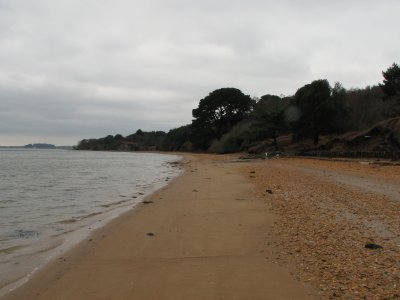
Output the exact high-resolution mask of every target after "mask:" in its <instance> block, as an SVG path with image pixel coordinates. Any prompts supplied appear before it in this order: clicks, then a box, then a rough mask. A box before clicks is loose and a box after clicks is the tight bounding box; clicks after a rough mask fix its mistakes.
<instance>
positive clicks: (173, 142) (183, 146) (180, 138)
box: [162, 125, 191, 151]
mask: <svg viewBox="0 0 400 300" xmlns="http://www.w3.org/2000/svg"><path fill="white" fill-rule="evenodd" d="M190 134H191V129H190V125H184V126H180V127H178V128H174V129H171V130H170V131H169V132H168V133H167V135H166V137H165V139H164V141H163V144H162V149H163V150H165V151H190V150H191V149H190V145H189V139H190Z"/></svg>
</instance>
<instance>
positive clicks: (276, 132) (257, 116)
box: [77, 63, 400, 153]
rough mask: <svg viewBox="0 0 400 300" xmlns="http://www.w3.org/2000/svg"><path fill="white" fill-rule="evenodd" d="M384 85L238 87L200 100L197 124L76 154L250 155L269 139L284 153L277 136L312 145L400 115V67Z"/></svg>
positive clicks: (100, 143)
mask: <svg viewBox="0 0 400 300" xmlns="http://www.w3.org/2000/svg"><path fill="white" fill-rule="evenodd" d="M382 74H383V78H384V79H383V83H382V84H379V85H376V86H372V87H366V88H363V89H349V90H347V89H345V88H344V87H343V86H342V85H341V84H340V83H335V84H334V85H333V86H332V85H331V84H330V83H329V82H328V80H326V79H320V80H315V81H313V82H311V83H309V84H306V85H304V86H303V87H301V88H299V89H298V90H297V92H296V93H295V94H294V95H291V96H277V95H270V94H266V95H264V96H262V97H260V98H251V97H250V96H249V95H245V94H244V93H243V92H242V91H240V90H239V89H236V88H221V89H218V90H215V91H213V92H211V93H210V94H209V95H208V96H206V97H205V98H203V99H201V100H200V102H199V105H198V107H197V108H196V109H193V111H192V116H193V120H192V123H191V124H187V125H184V126H181V127H178V128H175V129H172V130H170V131H169V132H168V133H165V132H162V131H157V132H143V131H141V130H140V129H139V130H138V131H137V132H136V133H134V134H132V135H130V136H127V137H123V136H121V135H120V134H117V135H115V136H111V135H109V136H107V137H105V138H100V139H89V140H82V141H80V142H79V144H78V146H77V149H86V150H122V151H131V150H163V151H202V152H204V151H208V152H216V153H227V152H236V151H246V150H247V149H248V148H249V147H251V146H252V145H254V144H255V143H257V142H260V141H265V140H270V141H271V143H272V144H273V146H274V148H275V149H276V150H280V148H281V146H280V145H279V143H278V137H279V136H282V135H287V136H290V139H291V140H292V142H293V143H297V142H300V141H302V140H305V139H310V140H312V142H313V144H314V145H317V144H318V143H319V141H320V136H321V135H330V134H340V133H344V132H349V131H362V130H365V129H367V128H369V127H371V126H373V125H374V124H376V123H377V122H379V121H382V120H385V119H388V118H392V117H396V116H400V68H399V66H398V65H397V64H395V63H394V64H393V65H392V66H390V67H389V68H388V69H387V70H386V71H384V72H382Z"/></svg>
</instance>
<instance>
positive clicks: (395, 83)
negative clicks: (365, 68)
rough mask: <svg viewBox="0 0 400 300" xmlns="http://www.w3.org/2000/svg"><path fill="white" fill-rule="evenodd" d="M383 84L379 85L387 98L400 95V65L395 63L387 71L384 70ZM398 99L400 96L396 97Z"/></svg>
mask: <svg viewBox="0 0 400 300" xmlns="http://www.w3.org/2000/svg"><path fill="white" fill-rule="evenodd" d="M382 75H383V78H384V79H383V84H380V85H379V86H380V87H381V88H382V90H383V92H384V93H385V99H388V98H391V97H396V96H399V95H400V67H399V66H398V65H397V64H396V63H393V65H391V66H390V67H389V68H388V69H387V70H386V71H384V72H382ZM396 98H397V99H398V100H399V99H400V97H396Z"/></svg>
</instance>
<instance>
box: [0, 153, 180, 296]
mask: <svg viewBox="0 0 400 300" xmlns="http://www.w3.org/2000/svg"><path fill="white" fill-rule="evenodd" d="M179 159H180V158H179V157H178V156H174V155H162V154H153V153H131V152H129V153H128V152H90V151H67V150H25V149H0V296H1V295H2V294H4V293H6V292H7V291H9V290H10V289H13V288H15V287H16V286H18V285H20V284H22V283H23V282H24V281H26V280H27V279H28V278H29V276H30V275H31V274H32V273H34V272H35V270H37V269H38V268H40V266H42V265H43V264H44V263H45V262H46V261H48V260H50V259H54V258H55V256H58V255H60V253H62V252H63V251H65V250H66V249H67V248H68V246H71V245H73V244H75V243H77V242H78V241H79V240H81V239H83V238H84V237H86V236H87V235H88V234H89V233H90V231H92V230H93V229H96V228H98V227H100V226H102V225H104V224H105V223H106V222H107V221H109V220H110V219H112V218H114V217H116V216H118V215H119V214H121V213H122V212H124V211H126V210H128V209H130V208H132V207H134V206H135V205H136V204H137V203H139V202H141V201H142V199H143V198H144V197H145V196H146V195H148V194H150V193H151V192H153V191H155V190H156V189H158V188H160V187H162V186H163V185H165V184H166V183H167V182H168V181H169V180H170V179H172V178H173V177H175V176H177V175H179V174H180V173H181V172H182V170H181V169H180V168H179V165H178V164H176V162H177V161H178V160H179Z"/></svg>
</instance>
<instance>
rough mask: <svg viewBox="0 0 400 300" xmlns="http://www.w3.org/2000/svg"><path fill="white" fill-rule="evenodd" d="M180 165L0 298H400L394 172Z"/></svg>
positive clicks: (193, 160)
mask: <svg viewBox="0 0 400 300" xmlns="http://www.w3.org/2000/svg"><path fill="white" fill-rule="evenodd" d="M182 163H183V164H184V166H185V169H186V172H185V174H184V175H182V176H181V177H179V178H177V179H175V180H174V181H172V182H171V183H170V184H169V185H168V186H167V187H165V188H163V189H161V190H159V191H158V192H156V193H154V194H153V195H151V196H149V197H148V198H146V200H145V202H144V203H142V204H140V205H139V207H137V208H136V209H134V210H132V211H129V212H128V213H125V214H124V215H122V216H121V217H119V218H118V219H116V220H114V221H112V222H111V223H109V224H108V225H106V226H105V227H103V228H101V229H99V230H97V231H95V232H94V233H93V234H92V235H91V236H90V237H89V238H88V239H87V240H85V241H84V242H82V243H81V244H79V245H77V246H76V247H75V248H73V249H72V250H71V251H69V252H68V253H67V254H66V255H64V256H62V257H58V258H57V260H56V261H54V262H52V263H50V264H48V265H47V266H46V267H45V268H43V269H42V270H40V271H39V272H38V273H37V274H35V275H34V276H33V278H32V279H31V280H30V281H29V282H28V283H27V284H25V285H24V286H22V287H21V288H19V289H17V290H15V291H13V292H12V293H9V294H7V295H6V296H5V297H3V298H2V299H328V298H334V297H339V298H344V299H360V298H362V297H366V298H367V299H383V298H385V297H386V298H387V299H397V298H395V297H399V296H398V291H399V288H400V287H399V283H400V265H399V264H400V263H399V262H400V254H399V253H400V228H399V226H400V224H399V223H400V222H399V219H400V218H399V217H400V201H399V200H400V199H399V195H400V193H399V190H398V187H399V186H400V167H398V166H381V165H375V164H368V163H365V162H330V161H318V160H305V159H289V158H288V159H276V160H270V161H262V160H251V161H247V160H246V161H243V160H239V159H238V155H236V156H235V155H232V156H228V155H227V156H225V155H224V156H216V155H192V154H187V155H185V157H184V160H183V162H182ZM367 243H371V244H372V243H373V244H374V245H379V246H380V247H382V248H378V249H368V248H365V245H366V244H367ZM396 293H397V294H396ZM396 295H397V296H396ZM390 297H391V298H390Z"/></svg>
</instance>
